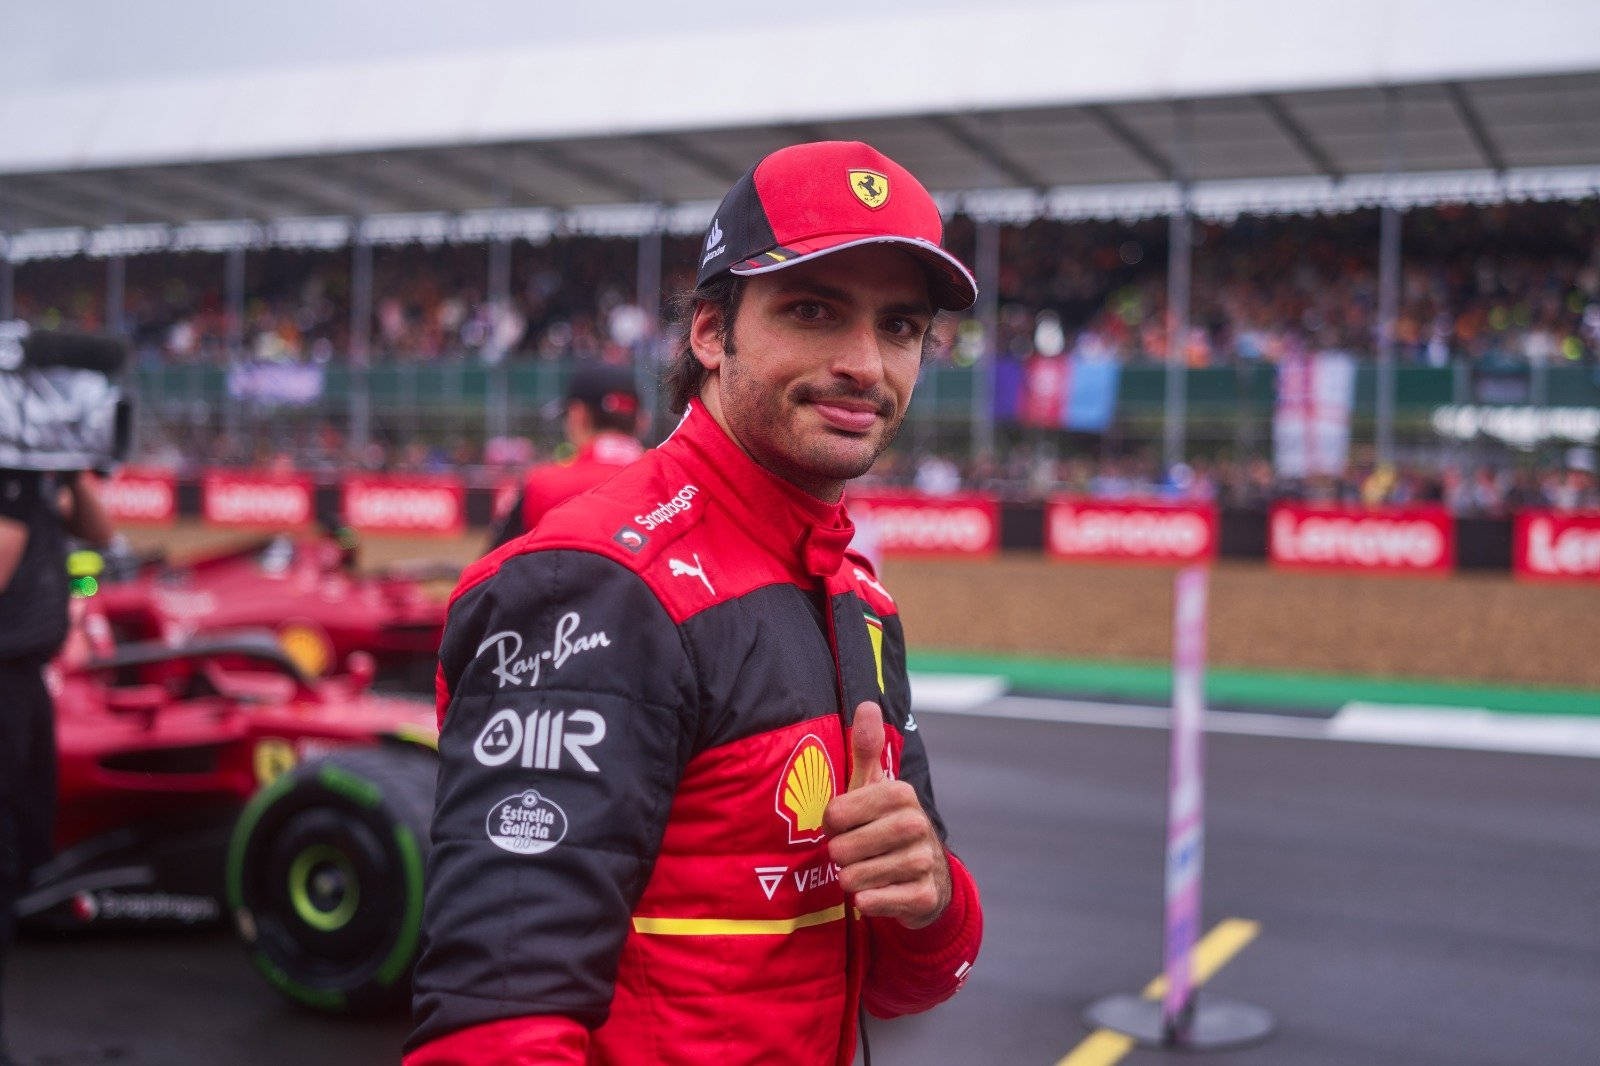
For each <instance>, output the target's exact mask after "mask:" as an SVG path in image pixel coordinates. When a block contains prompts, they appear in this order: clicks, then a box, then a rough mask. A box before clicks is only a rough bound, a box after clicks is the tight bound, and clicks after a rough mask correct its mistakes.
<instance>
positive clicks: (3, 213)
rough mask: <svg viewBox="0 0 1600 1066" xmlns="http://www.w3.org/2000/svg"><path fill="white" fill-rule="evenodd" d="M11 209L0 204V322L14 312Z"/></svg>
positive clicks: (14, 289) (15, 282)
mask: <svg viewBox="0 0 1600 1066" xmlns="http://www.w3.org/2000/svg"><path fill="white" fill-rule="evenodd" d="M11 223H12V219H11V211H10V209H9V208H6V207H4V206H0V246H3V253H4V254H0V322H5V321H8V320H9V319H11V318H12V317H13V316H14V315H15V314H16V284H17V279H16V271H15V270H14V269H13V268H12V265H11V241H12V237H13V230H12V225H11Z"/></svg>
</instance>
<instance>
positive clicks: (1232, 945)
mask: <svg viewBox="0 0 1600 1066" xmlns="http://www.w3.org/2000/svg"><path fill="white" fill-rule="evenodd" d="M1260 932H1261V923H1260V922H1252V921H1249V920H1247V919H1244V918H1227V919H1224V920H1223V921H1220V922H1218V923H1217V924H1216V926H1215V927H1214V928H1213V929H1212V930H1211V932H1209V933H1207V934H1206V935H1205V938H1204V939H1203V940H1201V941H1200V943H1198V944H1196V945H1195V946H1194V954H1192V955H1190V956H1189V974H1190V977H1189V980H1190V981H1191V982H1192V983H1194V984H1195V985H1203V984H1205V983H1206V982H1207V981H1209V980H1211V975H1212V974H1214V973H1216V972H1217V971H1218V970H1220V969H1222V967H1223V966H1224V965H1225V964H1226V963H1227V961H1228V960H1229V959H1231V958H1233V957H1234V956H1235V955H1237V954H1239V952H1241V951H1243V950H1244V946H1245V945H1246V944H1248V943H1250V941H1252V940H1254V939H1255V938H1256V934H1258V933H1260ZM1166 994H1167V975H1166V974H1162V975H1161V976H1159V977H1157V978H1156V979H1155V980H1153V981H1151V982H1150V983H1149V984H1147V985H1145V986H1144V992H1143V993H1142V995H1143V996H1144V998H1145V999H1160V998H1161V997H1162V996H1164V995H1166Z"/></svg>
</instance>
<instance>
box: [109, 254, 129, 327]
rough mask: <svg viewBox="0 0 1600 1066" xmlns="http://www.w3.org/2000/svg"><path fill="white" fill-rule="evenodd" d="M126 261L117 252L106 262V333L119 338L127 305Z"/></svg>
mask: <svg viewBox="0 0 1600 1066" xmlns="http://www.w3.org/2000/svg"><path fill="white" fill-rule="evenodd" d="M127 287H128V261H127V259H125V258H124V257H123V256H122V254H121V253H120V252H119V253H117V254H116V255H114V256H112V257H111V258H110V259H107V260H106V332H107V333H110V334H112V335H114V336H118V337H120V336H121V335H122V334H123V333H124V332H125V331H124V329H123V321H122V320H123V316H124V314H125V312H126V305H127V292H126V290H127Z"/></svg>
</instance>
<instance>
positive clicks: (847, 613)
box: [406, 404, 983, 1066]
mask: <svg viewBox="0 0 1600 1066" xmlns="http://www.w3.org/2000/svg"><path fill="white" fill-rule="evenodd" d="M850 537H851V526H850V523H849V519H848V518H847V516H846V514H845V512H844V509H843V508H842V507H841V506H837V505H829V504H824V503H822V502H821V501H818V500H817V499H815V498H814V497H811V496H808V495H807V494H805V493H803V492H801V491H800V490H798V489H796V488H794V487H793V486H791V485H789V484H788V483H786V482H784V481H782V480H780V479H778V478H776V477H774V476H772V475H771V474H769V473H767V472H766V471H765V470H763V469H762V468H761V467H759V466H757V465H756V464H755V463H754V462H752V461H751V460H750V459H749V458H748V457H747V456H745V454H744V453H743V452H742V451H741V450H740V449H739V448H738V446H737V445H735V444H734V443H733V442H732V441H731V440H730V439H729V438H728V437H727V436H726V435H725V434H724V433H723V431H722V430H721V428H720V427H718V426H717V424H716V422H715V421H714V420H713V419H712V418H711V416H710V415H709V414H707V412H706V411H705V410H704V409H703V408H702V407H700V406H699V405H697V404H691V406H690V411H689V413H688V415H687V416H686V417H685V419H684V421H683V423H682V424H681V425H680V426H679V427H678V429H677V431H676V432H675V433H674V434H673V435H672V437H671V438H669V439H668V440H667V442H666V443H664V444H663V445H662V446H661V447H660V448H657V449H655V450H654V451H651V452H649V453H647V454H646V455H645V457H644V458H643V459H642V460H640V461H639V462H637V463H635V464H634V465H632V466H630V467H628V468H627V469H626V470H625V471H623V472H622V473H621V474H620V475H618V476H617V477H615V478H613V479H612V480H611V481H610V482H608V483H607V484H606V485H605V486H603V487H602V488H600V489H598V490H596V491H594V492H591V493H588V494H586V495H584V496H581V497H578V498H577V499H575V500H573V501H571V502H570V503H567V504H565V505H563V506H561V507H559V508H557V509H556V510H554V511H552V512H551V513H550V514H549V515H548V516H547V517H546V518H545V519H544V521H543V522H542V523H541V524H540V526H539V528H538V529H537V530H536V531H535V532H534V533H532V534H530V535H528V536H526V537H523V538H520V539H519V540H516V541H513V542H512V543H510V544H508V545H506V546H505V547H503V548H501V549H500V550H498V551H496V552H494V553H492V554H491V555H489V556H487V557H486V558H484V559H482V560H480V561H479V562H478V563H476V564H474V566H473V567H471V568H470V569H469V570H468V571H467V573H466V574H465V575H463V578H462V582H461V586H460V588H459V589H458V590H457V592H456V595H455V597H454V600H453V603H452V606H451V610H450V619H449V623H448V625H447V626H446V629H445V636H444V644H443V647H442V648H441V651H440V667H439V684H438V688H439V708H440V714H441V716H442V721H441V727H442V728H441V737H440V754H441V757H442V758H441V770H440V775H439V792H438V801H437V809H436V813H435V817H434V825H433V853H432V857H431V859H430V868H429V871H428V890H427V902H426V906H425V912H424V947H423V953H422V957H421V960H420V962H419V964H418V967H417V972H416V980H415V1009H416V1019H417V1028H416V1031H415V1032H414V1033H413V1035H412V1037H411V1040H410V1042H409V1045H408V1047H409V1050H410V1053H409V1054H408V1056H407V1058H406V1064H407V1066H443V1064H446V1063H451V1064H456V1063H471V1064H475V1066H476V1064H484V1066H488V1064H504V1066H512V1064H515V1066H533V1064H540V1066H542V1064H546V1063H591V1064H601V1063H604V1064H616V1066H631V1064H643V1063H652V1064H663V1063H671V1064H678V1063H681V1064H690V1063H693V1064H695V1066H700V1064H702V1063H705V1062H716V1063H719V1064H735V1063H762V1064H767V1063H776V1062H783V1063H792V1064H795V1066H842V1064H848V1063H849V1062H850V1061H851V1059H852V1057H853V1056H854V1053H855V1044H856V1017H857V1006H858V1004H862V1003H864V1004H865V1006H866V1008H867V1009H868V1010H870V1011H872V1012H873V1014H875V1015H878V1016H880V1017H893V1016H895V1015H899V1014H905V1013H911V1012H915V1011H921V1010H925V1009H927V1008H928V1007H931V1006H933V1005H934V1004H936V1003H939V1002H941V1001H942V1000H944V999H945V998H947V997H949V996H950V995H952V994H953V993H954V992H955V991H956V989H957V988H959V987H960V985H961V983H962V982H963V980H964V979H965V978H966V975H967V973H968V971H969V970H970V968H971V965H972V962H973V960H974V959H975V957H976V955H977V952H978V945H979V941H980V939H981V936H982V924H983V918H982V911H981V908H980V905H979V900H978V893H977V888H976V886H975V884H974V883H973V881H972V878H971V876H970V875H969V874H968V873H967V871H966V870H965V868H964V867H963V866H962V865H961V863H960V862H959V861H957V860H956V859H955V858H954V857H953V856H952V857H951V858H950V873H951V880H952V887H953V894H952V898H951V901H950V906H949V908H948V910H947V911H946V912H945V913H944V914H943V915H942V916H941V917H940V918H939V919H938V920H937V921H936V922H934V923H933V924H932V925H931V926H929V927H927V928H925V929H921V930H911V929H907V928H905V927H904V926H902V925H901V924H900V923H898V922H896V921H893V920H888V919H876V918H874V919H863V918H862V917H860V916H859V915H857V914H855V913H854V911H853V909H852V908H851V907H849V905H848V901H847V899H846V897H845V894H844V892H843V891H842V889H841V888H840V886H839V882H838V879H837V870H836V868H835V867H834V866H833V864H832V863H831V862H830V861H829V858H828V852H827V846H826V838H825V835H824V833H823V830H822V828H821V821H822V810H823V808H824V807H825V806H826V804H827V801H828V800H829V799H830V798H832V796H833V795H835V794H836V793H837V792H838V791H840V790H841V789H843V788H844V787H845V784H846V782H848V780H849V774H850V768H849V765H848V752H849V750H850V747H849V744H848V742H847V734H846V722H845V714H846V711H845V709H846V708H854V707H855V706H856V705H857V704H858V703H860V702H861V701H863V700H869V699H870V700H877V701H878V702H879V703H880V704H881V705H882V707H883V709H884V716H885V722H886V733H887V736H888V753H889V768H890V769H891V771H892V772H893V773H895V774H896V775H897V776H899V777H900V778H902V779H904V780H906V781H909V782H910V783H911V784H913V785H914V786H915V788H916V790H917V793H918V795H919V796H920V797H921V800H922V803H923V806H924V808H925V809H926V811H927V813H928V815H929V817H930V818H931V819H932V821H933V824H934V826H935V828H936V829H937V831H938V833H939V835H940V837H941V839H942V838H943V836H944V827H943V823H942V822H941V820H940V818H939V815H938V812H937V810H936V809H935V807H934V800H933V792H932V787H931V784H930V780H929V773H928V762H927V757H926V753H925V750H924V747H923V744H922V739H921V736H920V734H919V733H918V732H917V727H916V724H915V721H914V720H913V719H912V717H911V715H910V708H909V700H910V691H909V687H908V684H907V680H906V672H905V642H904V636H903V634H902V631H901V628H900V622H899V618H898V616H897V614H896V611H895V607H894V602H893V600H891V599H890V598H889V596H888V594H887V593H886V592H885V591H884V590H883V587H882V586H881V585H880V584H879V583H878V582H877V579H876V578H875V577H874V575H873V573H872V571H871V569H870V567H869V564H868V563H867V562H866V561H865V560H864V559H862V558H861V557H859V556H856V555H854V554H849V553H847V550H846V549H847V546H848V544H849V542H850Z"/></svg>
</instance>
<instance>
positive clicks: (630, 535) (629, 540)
mask: <svg viewBox="0 0 1600 1066" xmlns="http://www.w3.org/2000/svg"><path fill="white" fill-rule="evenodd" d="M611 539H612V540H614V541H616V542H617V543H618V544H620V545H622V546H623V547H624V548H627V549H628V550H629V551H631V552H632V553H633V554H635V555H638V554H639V553H640V552H642V551H644V546H645V545H646V544H649V543H650V538H649V537H647V536H645V535H644V534H643V533H641V532H639V531H638V530H637V529H634V528H633V527H632V526H623V527H622V528H621V529H619V530H617V531H616V533H614V534H613V535H612V537H611Z"/></svg>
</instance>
